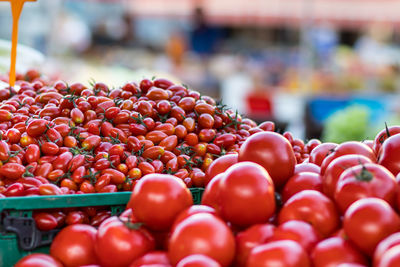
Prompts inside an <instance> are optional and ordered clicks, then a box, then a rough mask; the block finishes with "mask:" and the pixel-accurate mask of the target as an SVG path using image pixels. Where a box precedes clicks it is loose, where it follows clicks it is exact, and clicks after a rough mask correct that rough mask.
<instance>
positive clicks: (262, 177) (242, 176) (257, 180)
mask: <svg viewBox="0 0 400 267" xmlns="http://www.w3.org/2000/svg"><path fill="white" fill-rule="evenodd" d="M250 192H251V193H250ZM274 194H275V190H274V185H273V182H272V179H271V177H270V176H269V175H268V172H267V171H266V170H265V169H264V168H263V167H261V166H260V165H258V164H256V163H253V162H239V163H236V164H235V165H233V166H232V167H230V168H229V169H228V170H226V172H225V175H224V177H223V178H222V180H221V182H220V184H219V201H220V205H221V216H222V218H223V219H224V220H225V221H229V222H231V223H232V224H234V225H237V226H239V227H248V226H250V225H253V224H256V223H265V222H267V221H268V219H269V218H270V217H271V216H272V215H273V214H274V212H275V195H274Z"/></svg>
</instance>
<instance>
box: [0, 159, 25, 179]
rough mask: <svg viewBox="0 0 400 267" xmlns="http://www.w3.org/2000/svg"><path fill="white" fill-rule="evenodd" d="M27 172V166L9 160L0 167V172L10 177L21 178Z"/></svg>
mask: <svg viewBox="0 0 400 267" xmlns="http://www.w3.org/2000/svg"><path fill="white" fill-rule="evenodd" d="M24 173H25V167H24V166H23V165H21V164H19V163H11V162H8V163H6V164H4V165H3V166H1V167H0V174H1V175H2V176H4V177H5V178H8V179H19V178H21V177H22V175H23V174H24Z"/></svg>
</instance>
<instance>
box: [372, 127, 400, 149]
mask: <svg viewBox="0 0 400 267" xmlns="http://www.w3.org/2000/svg"><path fill="white" fill-rule="evenodd" d="M398 133H400V126H390V127H388V128H387V129H383V130H381V131H380V132H379V133H378V134H377V135H376V136H375V139H374V144H373V149H374V151H375V153H376V154H377V155H378V154H379V151H380V148H381V147H382V145H383V144H384V142H385V141H386V139H388V138H389V137H390V136H393V135H396V134H398Z"/></svg>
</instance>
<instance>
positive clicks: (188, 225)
mask: <svg viewBox="0 0 400 267" xmlns="http://www.w3.org/2000/svg"><path fill="white" fill-rule="evenodd" d="M182 244H185V245H184V246H182ZM192 254H203V255H206V256H208V257H210V258H212V259H214V260H216V261H217V262H218V263H219V264H220V265H221V266H230V264H231V263H232V261H233V258H234V255H235V238H234V236H233V234H232V232H231V230H230V229H229V228H228V226H227V225H226V224H225V222H224V221H222V220H221V219H219V218H217V217H215V216H214V215H212V214H208V213H198V214H194V215H192V216H190V217H188V218H187V219H186V220H184V221H182V222H181V223H180V224H178V225H177V226H176V228H175V229H174V231H173V232H172V234H171V237H170V239H169V244H168V256H169V259H170V260H171V263H172V264H173V265H175V264H177V263H178V262H179V261H180V260H182V259H183V258H184V257H186V256H188V255H192Z"/></svg>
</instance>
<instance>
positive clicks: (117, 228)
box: [95, 216, 154, 267]
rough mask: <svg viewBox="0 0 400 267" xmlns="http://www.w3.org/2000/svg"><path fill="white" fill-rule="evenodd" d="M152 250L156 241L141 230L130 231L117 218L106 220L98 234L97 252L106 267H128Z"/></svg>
mask: <svg viewBox="0 0 400 267" xmlns="http://www.w3.org/2000/svg"><path fill="white" fill-rule="evenodd" d="M121 244H123V245H121ZM152 249H154V240H152V239H149V238H148V236H146V235H145V233H143V232H142V230H140V229H138V230H134V229H129V228H128V227H126V226H125V225H124V223H123V222H122V221H121V220H119V219H118V218H117V217H116V216H113V217H110V218H108V219H106V220H105V221H104V222H103V223H102V224H101V225H100V227H99V230H98V232H97V238H96V243H95V251H96V255H97V257H98V259H99V262H100V263H101V265H102V266H105V267H107V266H117V267H118V266H128V265H129V264H130V263H131V262H132V261H134V260H135V259H137V258H139V257H140V256H142V255H144V254H145V253H146V252H149V251H151V250H152Z"/></svg>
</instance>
